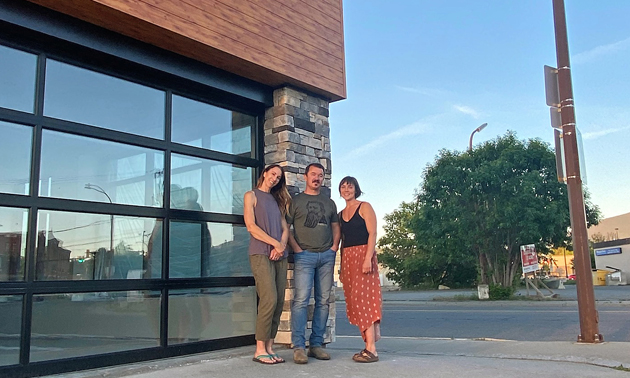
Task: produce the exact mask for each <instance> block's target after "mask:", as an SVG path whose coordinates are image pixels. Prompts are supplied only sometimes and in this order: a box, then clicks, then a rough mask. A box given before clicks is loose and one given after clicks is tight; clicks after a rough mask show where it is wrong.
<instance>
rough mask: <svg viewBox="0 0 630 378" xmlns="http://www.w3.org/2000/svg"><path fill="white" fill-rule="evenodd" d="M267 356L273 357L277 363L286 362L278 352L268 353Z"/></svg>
mask: <svg viewBox="0 0 630 378" xmlns="http://www.w3.org/2000/svg"><path fill="white" fill-rule="evenodd" d="M269 356H271V358H273V360H274V361H276V363H277V364H282V363H284V362H287V361H286V360H285V359H284V358H282V357H280V356H278V353H274V354H270V355H269Z"/></svg>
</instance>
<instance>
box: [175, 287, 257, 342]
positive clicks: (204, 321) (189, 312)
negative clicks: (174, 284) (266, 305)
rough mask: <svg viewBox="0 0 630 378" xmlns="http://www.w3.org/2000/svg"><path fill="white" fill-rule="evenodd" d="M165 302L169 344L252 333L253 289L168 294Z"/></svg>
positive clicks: (254, 304) (254, 317)
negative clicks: (166, 305)
mask: <svg viewBox="0 0 630 378" xmlns="http://www.w3.org/2000/svg"><path fill="white" fill-rule="evenodd" d="M168 300H169V305H168V343H169V344H180V343H186V342H194V341H200V340H212V339H218V338H224V337H234V336H243V335H251V334H253V333H254V328H255V323H256V289H255V288H254V287H243V288H213V289H191V290H171V291H170V292H169V297H168Z"/></svg>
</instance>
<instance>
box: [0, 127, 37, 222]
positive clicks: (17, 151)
mask: <svg viewBox="0 0 630 378" xmlns="http://www.w3.org/2000/svg"><path fill="white" fill-rule="evenodd" d="M0 135H2V138H0V161H2V162H4V164H0V192H2V193H12V194H27V195H28V194H29V190H28V187H29V183H30V171H31V146H32V138H33V129H32V128H31V127H29V126H23V125H16V124H13V123H7V122H0ZM8 162H11V163H10V164H7V163H8ZM0 232H2V231H1V230H0Z"/></svg>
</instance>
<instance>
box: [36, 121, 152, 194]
mask: <svg viewBox="0 0 630 378" xmlns="http://www.w3.org/2000/svg"><path fill="white" fill-rule="evenodd" d="M163 172H164V154H163V153H162V152H160V151H155V150H150V149H147V148H142V147H136V146H130V145H127V144H121V143H115V142H108V141H103V140H98V139H92V138H87V137H82V136H76V135H71V134H65V133H60V132H56V131H50V130H44V132H43V136H42V163H41V174H40V180H41V184H40V190H39V195H40V196H43V197H56V198H70V199H78V200H86V201H94V202H111V203H120V204H127V205H138V206H162V181H163V180H162V179H163Z"/></svg>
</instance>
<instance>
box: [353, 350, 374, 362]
mask: <svg viewBox="0 0 630 378" xmlns="http://www.w3.org/2000/svg"><path fill="white" fill-rule="evenodd" d="M352 359H353V360H354V361H356V362H363V363H368V362H376V361H378V356H376V355H374V354H373V353H372V352H370V351H369V350H367V349H363V350H362V351H361V354H360V355H358V356H356V357H352Z"/></svg>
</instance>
